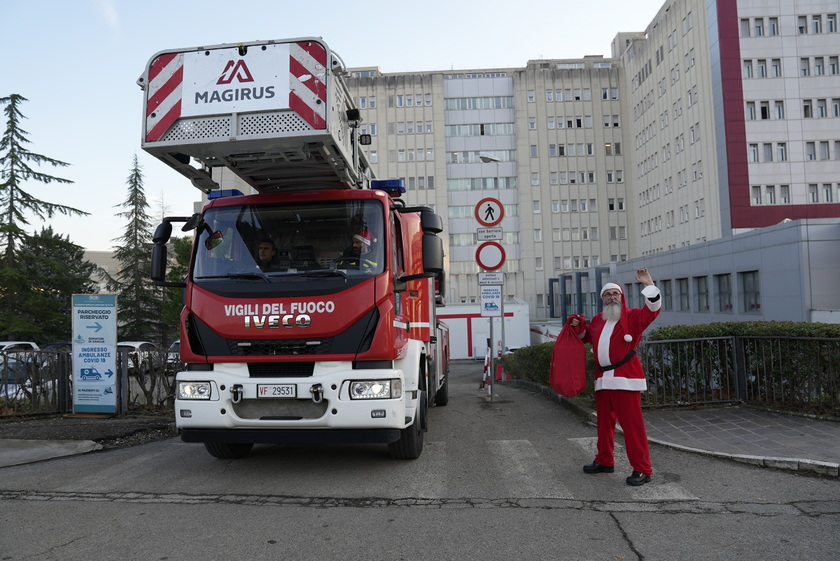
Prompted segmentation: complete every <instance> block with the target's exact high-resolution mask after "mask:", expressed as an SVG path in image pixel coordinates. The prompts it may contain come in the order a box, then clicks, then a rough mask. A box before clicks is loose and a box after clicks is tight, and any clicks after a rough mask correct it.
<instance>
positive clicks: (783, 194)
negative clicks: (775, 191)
mask: <svg viewBox="0 0 840 561" xmlns="http://www.w3.org/2000/svg"><path fill="white" fill-rule="evenodd" d="M779 202H780V203H782V204H783V205H787V204H790V185H779Z"/></svg>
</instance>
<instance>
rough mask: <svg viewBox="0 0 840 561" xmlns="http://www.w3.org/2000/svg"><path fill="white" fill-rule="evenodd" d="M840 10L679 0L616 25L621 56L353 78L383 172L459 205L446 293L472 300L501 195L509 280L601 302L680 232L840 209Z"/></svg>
mask: <svg viewBox="0 0 840 561" xmlns="http://www.w3.org/2000/svg"><path fill="white" fill-rule="evenodd" d="M839 16H840V3H839V2H838V1H837V0H830V1H827V0H801V1H800V0H784V1H779V0H774V1H770V0H738V1H724V0H716V1H706V0H673V1H669V2H666V3H665V4H664V5H663V6H662V8H661V9H660V11H659V12H658V13H657V15H656V17H655V18H654V19H653V20H652V22H651V23H650V25H649V26H648V28H647V29H646V30H645V31H644V32H632V33H631V32H619V33H618V34H617V35H616V38H615V40H614V41H613V44H612V56H611V58H602V57H585V58H582V59H551V60H534V61H529V62H527V64H526V66H525V67H523V68H503V69H492V70H474V71H462V72H452V71H449V72H443V71H441V72H430V71H419V72H416V73H401V74H383V73H381V72H380V71H379V70H378V69H376V68H366V69H354V70H352V71H351V72H352V75H353V78H351V79H350V80H349V86H350V90H351V92H352V93H353V95H354V96H355V97H356V98H357V101H358V102H359V105H360V107H361V108H362V114H363V117H364V122H363V124H362V127H363V128H364V129H365V130H363V132H368V133H370V134H372V138H373V143H372V145H371V146H370V147H369V148H370V150H369V154H370V156H371V160H372V164H373V167H374V170H375V172H376V174H377V176H378V177H388V178H391V177H401V178H404V179H405V180H406V185H407V187H408V191H409V192H408V195H407V198H408V200H409V201H410V202H411V203H420V204H429V205H432V206H434V207H435V208H436V210H437V211H438V212H439V213H440V214H442V215H443V216H444V217H447V218H448V220H447V234H448V247H447V255H448V259H449V273H450V282H449V285H448V290H447V299H448V300H449V301H450V302H453V303H459V302H461V303H468V302H474V301H475V300H476V295H477V292H478V286H477V280H476V273H477V272H478V271H479V268H478V265H477V264H476V260H475V250H476V248H477V246H478V243H479V242H478V240H477V238H476V226H477V223H476V220H475V217H474V209H475V205H476V204H477V203H478V202H479V201H480V200H482V199H484V198H486V197H493V198H497V199H498V200H500V201H501V202H502V203H503V205H504V207H505V219H504V220H503V222H502V224H501V226H502V228H503V231H504V239H503V240H502V242H501V243H502V245H503V246H504V248H505V251H506V257H507V259H506V262H505V265H504V267H503V269H502V270H503V271H504V272H505V273H506V276H505V279H506V280H505V294H506V295H508V296H511V297H517V298H519V299H522V300H524V301H525V302H527V303H528V305H529V308H530V313H531V317H532V318H535V319H539V318H548V317H555V316H557V315H558V313H557V312H558V310H559V305H558V302H559V301H560V300H561V299H563V301H564V302H565V303H567V304H570V303H573V302H575V298H574V294H575V293H578V292H583V293H584V294H582V295H581V296H582V297H581V298H578V299H577V301H578V302H586V303H589V304H591V303H592V302H596V300H595V299H594V298H593V294H594V292H595V290H596V289H595V287H594V285H593V282H594V279H595V278H596V277H597V278H601V276H602V273H603V271H604V270H605V269H609V270H611V274H615V273H616V272H617V270H618V271H620V270H621V268H622V267H621V264H622V263H624V262H627V261H628V260H631V261H632V260H640V261H639V263H638V264H639V266H645V263H644V259H645V258H651V259H652V258H653V256H656V257H657V260H656V262H657V263H661V262H662V259H663V255H665V254H667V252H669V251H677V250H679V251H680V255H681V256H682V257H681V258H680V259H681V260H682V261H685V262H687V263H690V262H691V261H692V260H693V259H692V257H691V256H688V257H687V258H686V250H685V248H692V247H695V246H702V245H703V244H704V243H708V242H711V241H712V240H718V239H721V238H726V237H729V236H732V235H735V234H738V233H741V232H747V231H750V230H752V229H756V228H764V227H767V226H771V225H774V224H778V223H780V222H782V221H784V220H785V219H790V220H800V219H812V218H813V219H816V218H820V219H822V218H837V217H840V202H838V201H840V179H838V178H840V87H838V84H840V68H838V56H839V55H840V34H839V33H838V27H837V26H838V17H839ZM732 247H737V244H734V245H733V246H732ZM666 261H667V259H666ZM728 262H731V263H737V259H730V260H728ZM629 264H631V263H628V265H629ZM732 267H733V269H737V266H736V265H732ZM610 268H611V269H610ZM596 273H597V274H596ZM754 273H755V274H753V272H752V271H751V272H750V274H749V275H746V276H744V275H740V273H739V272H738V271H735V270H733V271H728V272H724V271H710V272H709V275H710V277H712V278H709V279H708V280H707V281H706V282H705V283H704V282H703V281H702V276H696V275H697V274H698V273H696V272H695V273H694V275H695V276H694V277H692V278H695V279H699V280H697V283H698V284H697V287H698V288H696V290H694V293H695V294H694V296H691V298H695V299H696V298H700V300H702V297H700V296H698V294H701V295H702V293H703V292H702V291H703V290H707V291H708V294H707V296H708V295H710V294H711V293H712V291H713V288H714V287H712V284H713V280H714V279H718V278H725V275H726V274H730V275H737V276H738V278H741V277H743V278H748V279H750V281H749V282H750V283H752V285H757V284H758V283H759V281H760V283H761V286H763V287H768V288H769V286H770V285H769V284H768V283H772V282H774V280H775V279H774V278H767V279H765V278H764V275H762V274H761V272H760V271H755V272H754ZM581 278H583V279H585V280H584V282H580V279H581ZM558 279H560V280H561V282H560V283H559V284H563V283H565V282H566V281H571V280H572V279H577V282H576V283H573V284H574V286H570V287H568V290H567V289H566V287H565V286H564V287H563V289H562V290H561V289H558ZM667 280H669V281H672V282H673V284H674V285H675V286H676V285H678V284H679V282H678V281H681V280H682V279H677V278H674V279H667ZM805 284H808V283H807V282H806V283H805ZM703 287H708V288H705V289H704V288H703ZM686 290H688V289H686ZM733 290H734V289H733ZM755 290H756V291H757V288H755ZM771 292H772V290H771ZM561 295H562V296H561ZM677 297H678V298H683V297H685V298H689V295H688V293H687V292H686V294H685V295H683V294H680V295H678V296H677ZM834 300H835V299H832V298H830V297H829V298H827V300H826V302H825V303H823V304H820V306H821V307H823V308H825V307H826V306H827V307H828V309H830V308H831V307H832V306H834V308H840V304H838V303H837V302H834ZM698 301H699V300H698ZM804 305H806V306H808V305H810V303H806V304H804ZM701 307H702V306H701ZM759 308H760V306H759ZM754 309H755V307H754V308H753V311H754ZM744 311H746V312H749V311H750V310H744ZM737 312H738V310H737V309H735V308H733V312H732V313H733V314H736V315H737ZM685 321H688V322H692V323H699V322H703V317H702V316H700V317H692V318H690V319H688V320H685ZM676 322H678V321H677V320H674V321H672V323H676Z"/></svg>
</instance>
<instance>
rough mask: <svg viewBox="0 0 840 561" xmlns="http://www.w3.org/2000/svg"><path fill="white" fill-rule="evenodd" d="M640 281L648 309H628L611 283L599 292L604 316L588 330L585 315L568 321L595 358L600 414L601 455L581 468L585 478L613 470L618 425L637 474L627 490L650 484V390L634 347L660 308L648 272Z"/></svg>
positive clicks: (640, 273)
mask: <svg viewBox="0 0 840 561" xmlns="http://www.w3.org/2000/svg"><path fill="white" fill-rule="evenodd" d="M636 282H640V283H642V284H644V285H645V288H644V289H642V296H643V297H644V299H645V303H644V306H642V307H641V308H634V309H632V310H630V309H628V308H627V303H626V301H625V299H624V293H623V291H622V289H621V286H619V285H618V284H615V283H611V282H609V283H607V284H605V285H604V287H603V288H602V289H601V299H602V300H603V302H604V307H603V311H602V312H601V313H599V314H598V315H596V316H595V317H593V318H592V321H591V322H590V323H589V324H588V325H587V324H586V318H584V317H583V316H576V315H573V316H570V317H569V322H568V323H569V326H570V327H572V329H573V330H574V331H575V332H576V333H578V336H579V337H580V338H581V340H582V341H583V342H584V343H591V344H592V349H593V352H594V353H595V364H596V376H595V411H596V413H597V414H598V453H597V455H596V456H595V461H593V462H592V463H591V464H588V465H585V466H583V471H584V472H586V473H612V472H613V471H615V467H614V465H615V458H614V450H615V443H614V441H615V423H616V421H618V422H619V423H620V424H621V428H622V429H623V430H624V445H625V447H626V449H627V459H628V460H630V466H631V467H632V468H633V473H631V474H630V477H628V478H627V484H628V485H644V484H645V483H647V482H649V481H650V479H651V474H652V473H653V470H652V468H651V465H650V447H649V446H648V439H647V431H646V430H645V421H644V418H643V417H642V396H641V392H643V391H645V390H646V389H647V381H646V380H645V373H644V372H643V371H642V364H641V362H639V357H637V356H636V347H637V346H638V344H639V342H640V341H641V339H642V334H643V333H644V331H645V329H647V327H648V326H649V325H650V324H651V323H653V320H654V319H656V316H658V315H659V310H660V308H661V307H662V299H661V297H660V293H659V289H658V288H656V286H654V284H653V279H652V278H651V276H650V273H648V270H647V269H639V270H637V271H636Z"/></svg>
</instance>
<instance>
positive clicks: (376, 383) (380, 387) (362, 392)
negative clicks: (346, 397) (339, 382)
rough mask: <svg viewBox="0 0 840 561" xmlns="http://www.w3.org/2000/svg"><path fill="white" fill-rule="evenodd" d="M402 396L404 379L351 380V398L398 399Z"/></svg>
mask: <svg viewBox="0 0 840 561" xmlns="http://www.w3.org/2000/svg"><path fill="white" fill-rule="evenodd" d="M400 397H402V381H401V380H399V379H394V380H356V381H355V382H350V399H398V398H400Z"/></svg>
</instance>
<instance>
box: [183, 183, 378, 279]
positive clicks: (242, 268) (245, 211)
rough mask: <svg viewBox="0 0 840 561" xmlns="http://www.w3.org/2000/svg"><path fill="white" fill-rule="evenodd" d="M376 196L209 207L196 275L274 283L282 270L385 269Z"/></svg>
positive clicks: (354, 272) (353, 273) (355, 273)
mask: <svg viewBox="0 0 840 561" xmlns="http://www.w3.org/2000/svg"><path fill="white" fill-rule="evenodd" d="M382 216H383V209H382V205H381V203H380V202H378V201H370V200H366V201H327V202H312V203H305V204H300V203H297V204H295V205H294V206H291V205H284V204H259V205H244V206H235V207H220V208H211V209H209V210H208V211H207V213H206V214H205V215H204V223H203V224H202V226H201V232H200V235H199V243H198V247H197V250H196V256H195V272H194V278H195V279H196V280H210V279H218V280H230V279H236V280H237V281H243V280H244V281H248V282H275V280H274V279H280V278H283V277H287V276H289V275H296V276H313V277H315V276H332V275H335V276H337V277H363V276H370V275H375V274H378V273H381V272H382V271H383V270H384V258H383V256H384V255H385V253H384V245H385V240H384V239H383V236H382V232H383V224H382Z"/></svg>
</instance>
